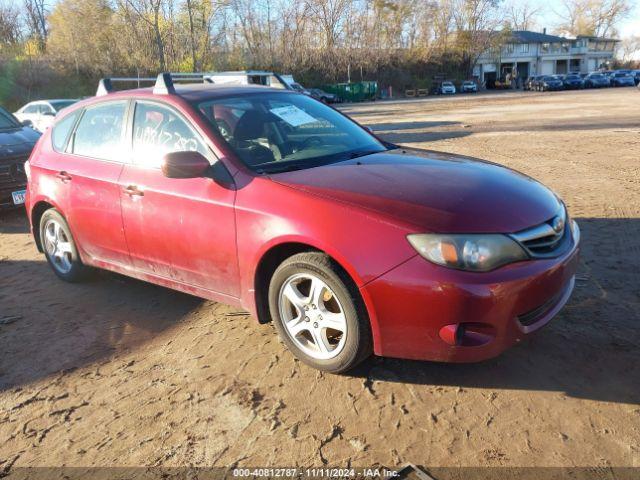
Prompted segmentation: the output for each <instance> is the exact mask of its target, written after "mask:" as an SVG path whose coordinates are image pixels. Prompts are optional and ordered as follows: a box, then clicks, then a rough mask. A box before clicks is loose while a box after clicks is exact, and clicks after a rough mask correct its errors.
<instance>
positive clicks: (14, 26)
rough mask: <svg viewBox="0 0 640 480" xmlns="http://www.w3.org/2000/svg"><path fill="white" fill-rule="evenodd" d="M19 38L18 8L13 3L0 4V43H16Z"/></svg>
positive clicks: (20, 35) (20, 34)
mask: <svg viewBox="0 0 640 480" xmlns="http://www.w3.org/2000/svg"><path fill="white" fill-rule="evenodd" d="M21 39H22V31H21V25H20V10H19V9H18V8H17V7H16V6H15V5H4V4H0V44H4V45H16V44H17V43H18V42H20V40H21Z"/></svg>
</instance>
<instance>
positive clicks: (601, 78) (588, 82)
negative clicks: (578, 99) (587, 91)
mask: <svg viewBox="0 0 640 480" xmlns="http://www.w3.org/2000/svg"><path fill="white" fill-rule="evenodd" d="M584 86H585V87H586V88H603V87H609V86H611V83H610V82H609V77H607V76H606V75H604V74H602V73H599V72H593V73H590V74H589V75H587V76H586V77H585V79H584Z"/></svg>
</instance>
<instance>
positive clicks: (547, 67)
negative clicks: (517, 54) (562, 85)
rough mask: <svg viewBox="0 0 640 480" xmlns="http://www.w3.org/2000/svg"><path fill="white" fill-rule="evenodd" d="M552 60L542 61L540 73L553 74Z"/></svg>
mask: <svg viewBox="0 0 640 480" xmlns="http://www.w3.org/2000/svg"><path fill="white" fill-rule="evenodd" d="M553 63H554V62H553V60H546V61H544V62H542V69H541V71H540V74H541V75H553Z"/></svg>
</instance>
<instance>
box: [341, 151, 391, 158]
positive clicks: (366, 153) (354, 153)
mask: <svg viewBox="0 0 640 480" xmlns="http://www.w3.org/2000/svg"><path fill="white" fill-rule="evenodd" d="M384 151H385V150H363V151H362V152H352V153H351V154H350V155H349V159H350V160H351V159H354V158H359V157H366V156H367V155H373V154H374V153H382V152H384Z"/></svg>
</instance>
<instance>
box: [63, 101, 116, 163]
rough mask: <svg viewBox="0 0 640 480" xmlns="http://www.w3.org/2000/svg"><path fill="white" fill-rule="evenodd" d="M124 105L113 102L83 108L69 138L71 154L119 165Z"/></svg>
mask: <svg viewBox="0 0 640 480" xmlns="http://www.w3.org/2000/svg"><path fill="white" fill-rule="evenodd" d="M126 105H127V104H126V102H113V103H107V104H102V105H98V106H95V107H89V108H87V109H86V111H85V112H84V115H83V116H82V118H81V119H80V123H79V124H78V127H77V128H76V131H75V133H74V135H73V138H72V142H71V145H70V147H71V151H72V153H75V154H76V155H83V156H85V157H92V158H98V159H100V160H111V161H123V160H124V157H123V152H122V127H123V125H124V121H123V119H124V112H125V109H126Z"/></svg>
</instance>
